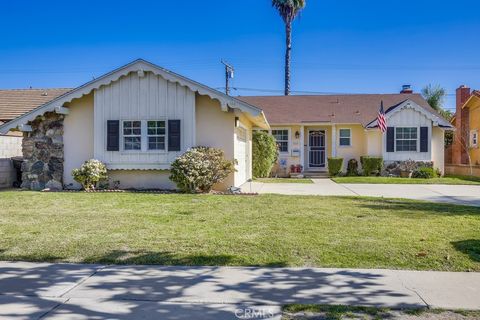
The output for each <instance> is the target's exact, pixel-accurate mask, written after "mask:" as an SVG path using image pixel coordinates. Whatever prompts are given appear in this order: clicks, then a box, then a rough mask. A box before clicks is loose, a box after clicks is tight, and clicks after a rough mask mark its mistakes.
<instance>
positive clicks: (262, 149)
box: [252, 131, 278, 178]
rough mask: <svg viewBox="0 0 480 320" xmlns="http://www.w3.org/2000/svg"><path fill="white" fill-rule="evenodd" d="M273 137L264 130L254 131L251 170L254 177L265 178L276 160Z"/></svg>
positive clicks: (276, 153)
mask: <svg viewBox="0 0 480 320" xmlns="http://www.w3.org/2000/svg"><path fill="white" fill-rule="evenodd" d="M277 158H278V147H277V143H276V141H275V138H274V137H273V136H272V135H271V134H268V133H266V132H262V131H254V132H253V137H252V171H253V176H254V177H255V178H267V177H268V176H269V175H270V172H271V171H272V168H273V165H274V164H275V162H277Z"/></svg>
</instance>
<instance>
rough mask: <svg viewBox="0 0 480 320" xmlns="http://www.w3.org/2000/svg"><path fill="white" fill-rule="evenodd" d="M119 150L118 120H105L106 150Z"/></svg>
mask: <svg viewBox="0 0 480 320" xmlns="http://www.w3.org/2000/svg"><path fill="white" fill-rule="evenodd" d="M119 150H120V121H119V120H107V151H119Z"/></svg>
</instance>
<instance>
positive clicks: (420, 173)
mask: <svg viewBox="0 0 480 320" xmlns="http://www.w3.org/2000/svg"><path fill="white" fill-rule="evenodd" d="M437 176H438V175H437V170H435V169H434V168H429V167H421V168H418V169H417V170H415V171H413V173H412V178H420V179H433V178H436V177H437Z"/></svg>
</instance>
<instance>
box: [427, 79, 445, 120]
mask: <svg viewBox="0 0 480 320" xmlns="http://www.w3.org/2000/svg"><path fill="white" fill-rule="evenodd" d="M446 95H447V92H446V91H445V89H444V88H442V87H441V86H439V85H435V86H432V85H431V84H429V85H427V86H426V87H425V88H423V89H422V96H423V97H424V98H425V100H427V102H428V104H429V105H430V106H431V107H432V108H433V109H435V110H436V111H437V112H438V113H440V114H441V115H442V116H443V117H444V118H445V119H447V120H450V119H451V118H452V113H451V112H450V111H448V110H445V109H444V107H443V105H444V102H445V96H446Z"/></svg>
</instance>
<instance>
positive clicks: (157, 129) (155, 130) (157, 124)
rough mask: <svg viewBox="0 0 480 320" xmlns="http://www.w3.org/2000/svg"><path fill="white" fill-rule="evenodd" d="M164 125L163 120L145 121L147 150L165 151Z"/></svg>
mask: <svg viewBox="0 0 480 320" xmlns="http://www.w3.org/2000/svg"><path fill="white" fill-rule="evenodd" d="M165 136H166V124H165V121H163V120H149V121H147V139H148V140H147V141H148V150H165Z"/></svg>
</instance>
